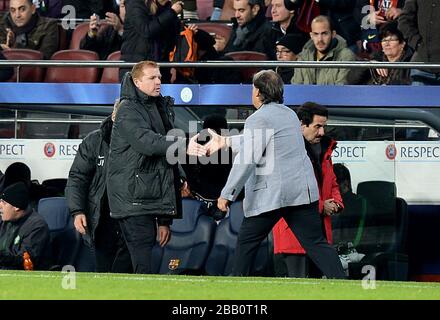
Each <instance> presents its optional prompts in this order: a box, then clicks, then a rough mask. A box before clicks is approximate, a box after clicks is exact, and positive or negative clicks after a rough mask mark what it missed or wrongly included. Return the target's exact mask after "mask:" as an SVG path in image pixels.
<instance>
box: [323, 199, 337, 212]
mask: <svg viewBox="0 0 440 320" xmlns="http://www.w3.org/2000/svg"><path fill="white" fill-rule="evenodd" d="M338 211H339V207H338V205H337V204H336V202H335V199H327V200H325V201H324V214H325V215H327V216H331V215H334V214H336V213H338Z"/></svg>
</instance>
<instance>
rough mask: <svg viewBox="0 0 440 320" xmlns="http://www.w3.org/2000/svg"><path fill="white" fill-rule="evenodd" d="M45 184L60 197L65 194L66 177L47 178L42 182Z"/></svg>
mask: <svg viewBox="0 0 440 320" xmlns="http://www.w3.org/2000/svg"><path fill="white" fill-rule="evenodd" d="M41 184H42V185H43V186H45V187H48V188H50V189H52V190H53V191H54V192H56V193H57V194H58V195H59V196H60V197H63V196H64V189H65V188H66V184H67V179H66V178H55V179H46V180H44V181H43V182H42V183H41Z"/></svg>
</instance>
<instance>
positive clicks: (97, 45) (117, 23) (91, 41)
mask: <svg viewBox="0 0 440 320" xmlns="http://www.w3.org/2000/svg"><path fill="white" fill-rule="evenodd" d="M105 16H106V18H105V22H107V23H108V24H109V26H108V27H106V28H104V29H103V30H102V31H101V32H98V29H99V17H98V16H97V15H92V16H90V22H89V31H88V32H87V34H86V35H85V37H84V38H83V39H82V40H81V43H80V45H79V46H80V48H81V49H85V50H91V51H95V52H97V53H98V54H99V58H100V59H102V60H105V59H107V57H108V56H109V54H111V53H112V52H115V51H118V50H121V45H122V35H123V33H124V20H125V0H121V1H120V2H119V15H117V14H115V13H113V12H106V14H105Z"/></svg>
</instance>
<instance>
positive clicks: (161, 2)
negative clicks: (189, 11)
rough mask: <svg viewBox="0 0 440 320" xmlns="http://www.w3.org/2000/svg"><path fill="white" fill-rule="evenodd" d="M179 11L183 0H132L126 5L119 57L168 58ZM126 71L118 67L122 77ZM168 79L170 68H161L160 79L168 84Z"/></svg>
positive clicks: (127, 59)
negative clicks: (162, 70)
mask: <svg viewBox="0 0 440 320" xmlns="http://www.w3.org/2000/svg"><path fill="white" fill-rule="evenodd" d="M182 10H183V2H182V1H177V2H175V3H174V4H172V3H171V1H169V0H150V1H147V2H145V1H144V0H131V1H130V5H129V6H127V7H126V11H127V13H126V19H125V22H124V35H123V37H122V47H121V59H122V60H124V61H126V62H139V61H142V60H152V61H169V54H170V52H171V51H172V50H173V49H174V47H175V45H176V39H177V35H178V34H179V32H180V20H179V18H178V15H179V14H180V13H181V12H182ZM127 71H128V70H127V69H124V68H121V69H120V73H119V77H120V79H121V80H122V78H123V76H124V74H125V72H127ZM170 79H171V74H170V72H169V70H166V71H164V74H163V80H162V81H163V82H165V83H169V82H170Z"/></svg>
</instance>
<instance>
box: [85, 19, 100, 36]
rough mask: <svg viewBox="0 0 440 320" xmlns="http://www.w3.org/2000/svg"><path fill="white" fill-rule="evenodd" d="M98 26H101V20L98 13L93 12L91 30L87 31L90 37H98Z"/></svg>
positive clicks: (90, 23)
mask: <svg viewBox="0 0 440 320" xmlns="http://www.w3.org/2000/svg"><path fill="white" fill-rule="evenodd" d="M98 28H99V21H98V16H97V15H96V14H93V15H91V16H90V22H89V32H88V33H87V34H88V36H89V37H90V38H94V37H96V35H97V34H98Z"/></svg>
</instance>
